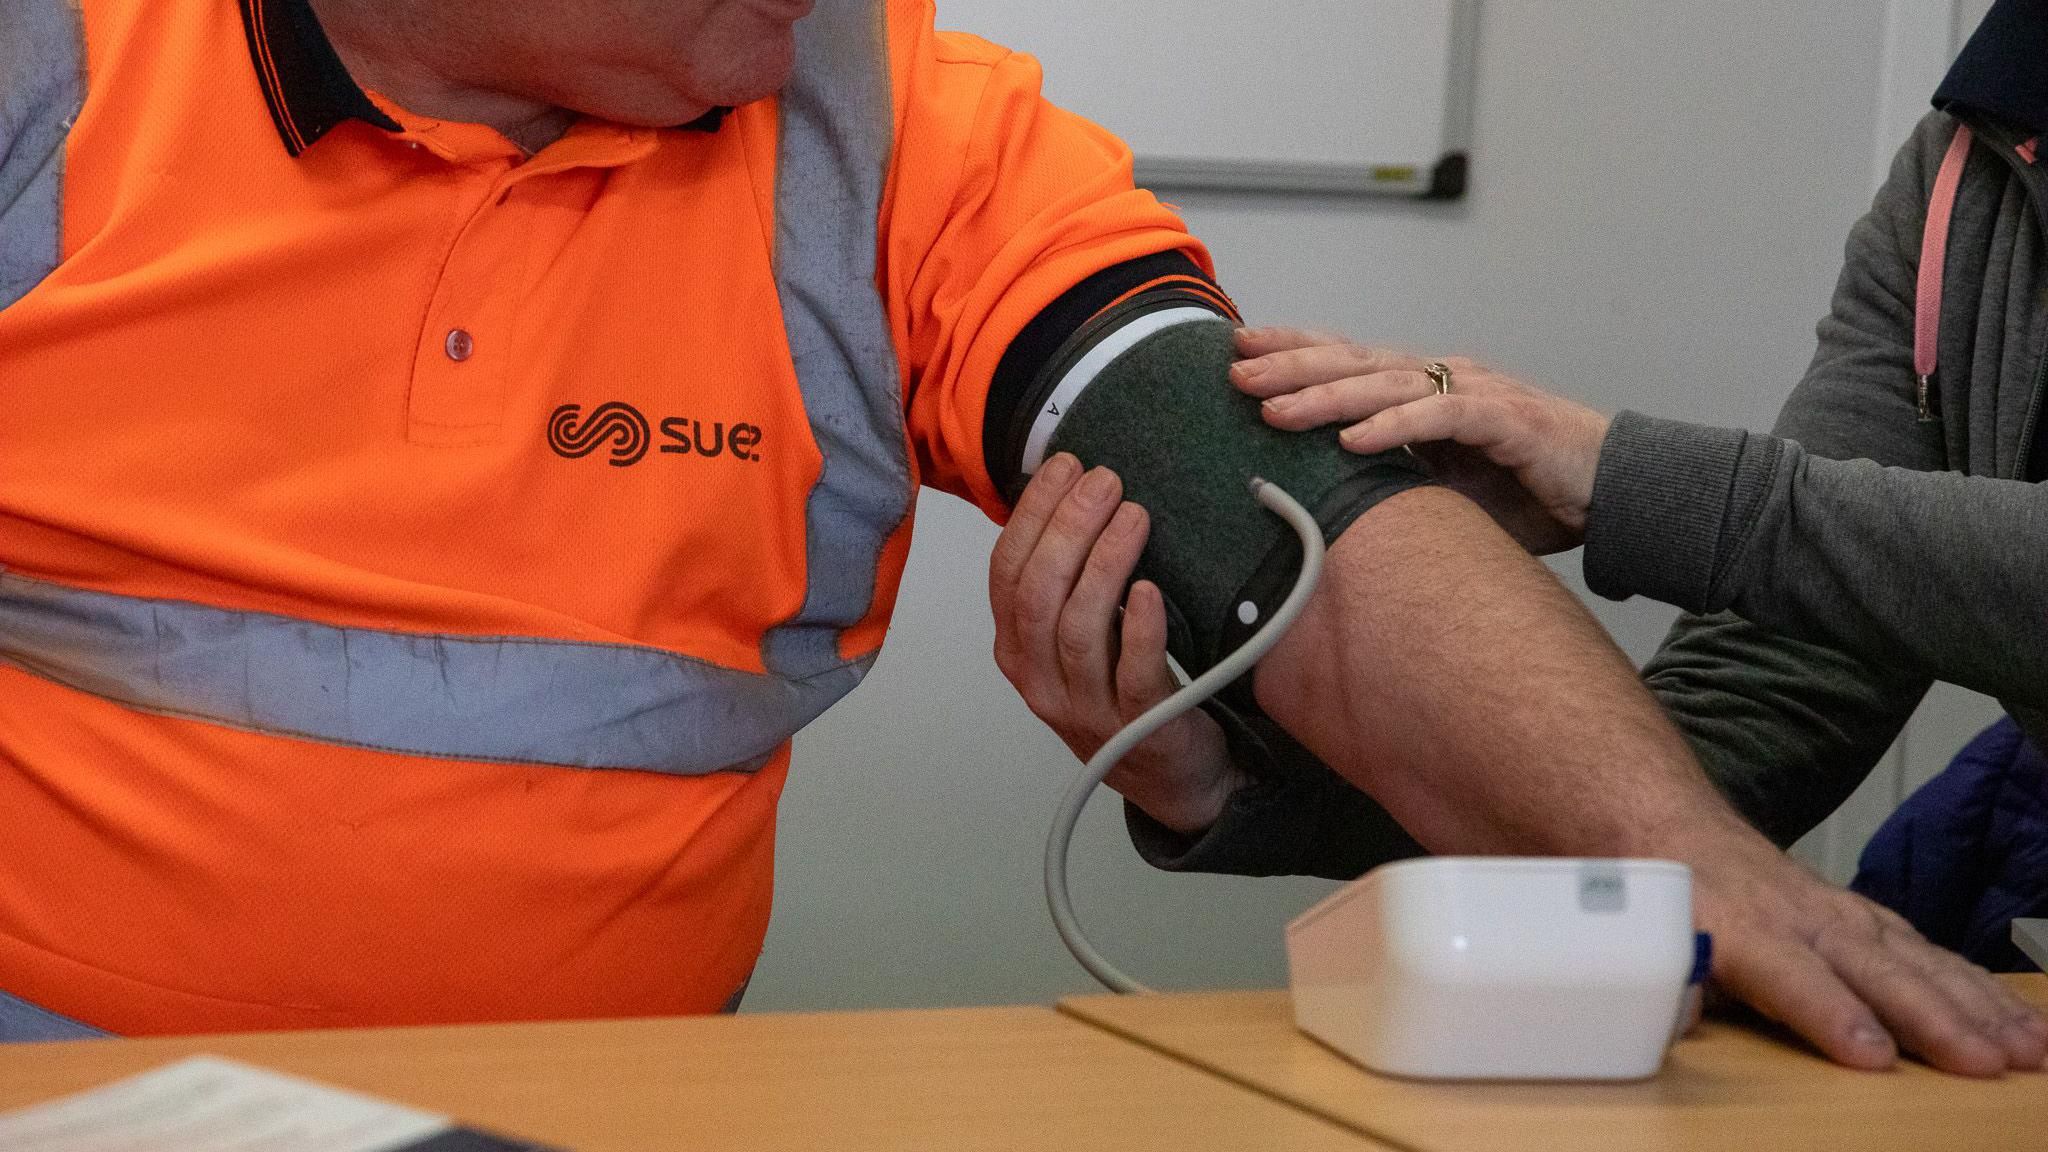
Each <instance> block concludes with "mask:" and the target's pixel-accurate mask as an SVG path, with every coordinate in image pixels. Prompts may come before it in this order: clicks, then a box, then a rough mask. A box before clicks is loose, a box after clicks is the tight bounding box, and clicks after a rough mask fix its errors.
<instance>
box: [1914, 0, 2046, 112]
mask: <svg viewBox="0 0 2048 1152" xmlns="http://www.w3.org/2000/svg"><path fill="white" fill-rule="evenodd" d="M1934 106H1935V107H1936V108H1939V109H1941V110H1942V111H1944V112H1950V113H1961V112H1976V113H1981V114H1986V115H1990V116H1994V117H1996V118H1998V119H1999V120H2002V121H2005V122H2006V123H2008V124H2010V125H2012V126H2013V127H2015V128H2019V129H2023V130H2025V131H2027V132H2030V133H2033V134H2036V135H2041V134H2048V0H1998V3H1996V4H1994V5H1992V6H1991V11H1990V13H1989V14H1988V15H1986V16H1985V17H1984V23H1982V24H1981V25H1978V27H1977V32H1976V34H1975V35H1973V36H1971V37H1970V42H1969V43H1968V44H1966V45H1964V46H1963V51H1962V54H1961V55H1960V56H1957V57H1956V62H1955V66H1954V67H1953V68H1951V69H1949V73H1948V78H1947V79H1945V80H1943V81H1942V82H1941V87H1940V88H1939V89H1938V90H1936V92H1935V94H1934Z"/></svg>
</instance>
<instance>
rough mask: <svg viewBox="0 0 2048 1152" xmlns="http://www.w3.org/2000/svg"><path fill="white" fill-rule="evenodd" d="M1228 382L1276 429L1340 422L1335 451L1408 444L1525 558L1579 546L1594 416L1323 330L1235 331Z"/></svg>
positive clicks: (1458, 360) (1482, 373)
mask: <svg viewBox="0 0 2048 1152" xmlns="http://www.w3.org/2000/svg"><path fill="white" fill-rule="evenodd" d="M1237 351H1238V355H1239V356H1241V357H1243V359H1242V360H1240V361H1239V362H1238V363H1237V365H1236V366H1235V367H1233V368H1232V369H1231V374H1230V375H1231V382H1232V383H1234V384H1235V385H1236V386H1237V387H1238V389H1239V390H1241V391H1243V392H1245V393H1247V394H1249V395H1252V396H1256V397H1258V398H1260V399H1261V400H1263V401H1265V403H1264V405H1263V406H1262V408H1261V414H1262V415H1263V416H1264V417H1265V420H1266V423H1268V424H1270V425H1272V426H1273V427H1275V428H1282V429H1286V430H1288V431H1307V430H1309V429H1311V428H1321V427H1325V426H1327V425H1331V424H1344V425H1349V427H1346V428H1345V429H1344V430H1343V432H1342V433H1341V434H1340V436H1339V439H1340V441H1341V442H1342V443H1343V445H1344V447H1345V448H1346V449H1347V450H1349V451H1352V452H1357V453H1360V454H1371V453H1376V452H1386V451H1390V450H1392V449H1395V448H1400V447H1404V446H1406V447H1409V448H1411V450H1413V451H1414V452H1415V454H1416V455H1417V456H1418V457H1420V458H1421V459H1422V460H1423V462H1424V463H1426V464H1428V465H1429V467H1430V469H1431V471H1433V472H1435V473H1436V475H1437V478H1438V479H1440V480H1442V481H1443V482H1444V483H1445V484H1447V485H1449V486H1450V487H1452V488H1454V489H1456V490H1458V491H1459V492H1462V493H1464V494H1465V495H1466V496H1468V497H1470V498H1471V499H1472V500H1474V501H1475V502H1477V503H1478V504H1479V505H1480V506H1481V507H1483V508H1485V509H1486V510H1487V512H1488V513H1489V514H1491V515H1492V516H1493V518H1494V519H1495V520H1496V521H1498V522H1499V523H1500V525H1501V527H1503V528H1505V529H1507V531H1508V532H1509V533H1510V534H1511V535H1513V536H1514V537H1515V539H1516V540H1517V541H1519V542H1520V543H1521V545H1522V546H1523V547H1525V548H1527V549H1529V550H1530V551H1531V552H1537V553H1549V552H1562V551H1564V550H1566V549H1569V548H1575V547H1577V546H1578V545H1579V544H1580V543H1581V542H1582V541H1583V540H1584V538H1585V532H1586V510H1587V506H1588V505H1589V504H1590V503H1591V502H1592V499H1593V477H1594V475H1595V473H1597V472H1598V470H1599V466H1600V446H1601V444H1602V442H1603V441H1605V440H1606V438H1607V425H1608V419H1607V417H1606V416H1604V415H1602V414H1600V413H1599V412H1596V411H1594V410H1593V409H1591V408H1588V407H1586V406H1585V405H1583V404H1579V403H1576V402H1574V401H1571V400H1567V399H1564V398H1563V397H1560V396H1552V395H1550V394H1549V393H1546V392H1543V391H1541V390H1540V389H1537V388H1533V387H1530V386H1529V385H1527V384H1524V383H1522V382H1521V381H1519V380H1516V379H1514V378H1513V377H1511V376H1507V375H1505V374H1503V373H1500V372H1496V371H1494V370H1493V369H1491V368H1488V367H1486V366H1484V365H1482V364H1478V363H1476V362H1474V361H1471V360H1467V359H1464V358H1462V357H1445V358H1444V359H1442V360H1425V359H1423V358H1422V357H1418V356H1411V355H1408V354H1406V353H1402V352H1396V351H1393V350H1390V349H1386V348H1374V347H1368V346H1366V345H1362V344H1357V343H1354V342H1352V341H1349V340H1346V339H1345V338H1344V337H1342V336H1335V335H1331V334H1329V333H1323V332H1310V331H1302V330H1298V329H1292V328H1260V329H1245V330H1243V331H1241V332H1239V333H1238V335H1237Z"/></svg>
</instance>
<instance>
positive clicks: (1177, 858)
mask: <svg viewBox="0 0 2048 1152" xmlns="http://www.w3.org/2000/svg"><path fill="white" fill-rule="evenodd" d="M1210 715H1212V716H1215V717H1216V719H1217V720H1218V721H1219V722H1221V723H1222V724H1223V730H1224V732H1225V734H1226V735H1227V736H1228V737H1229V740H1230V752H1231V758H1232V760H1233V761H1234V762H1235V763H1236V764H1237V765H1238V766H1239V767H1241V768H1243V769H1244V771H1245V772H1246V774H1247V775H1248V776H1250V778H1251V782H1250V783H1248V784H1246V785H1245V786H1244V787H1242V788H1239V789H1238V790H1237V791H1236V792H1235V793H1233V794H1232V795H1231V797H1230V799H1229V800H1228V801H1227V802H1225V804H1224V807H1223V812H1222V814H1221V815H1220V816H1218V817H1217V820H1216V822H1215V823H1214V824H1212V825H1210V826H1209V828H1208V829H1207V830H1206V831H1204V832H1203V833H1202V834H1200V835H1199V836H1185V835H1182V834H1181V833H1179V832H1175V831H1174V830H1173V829H1171V828H1168V827H1167V826H1166V825H1164V824H1161V823H1159V822H1158V821H1157V820H1154V819H1152V818H1151V817H1150V816H1147V815H1146V814H1145V812H1144V810H1143V809H1140V808H1139V807H1137V806H1136V805H1134V804H1131V803H1129V802H1128V801H1127V802H1125V804H1124V824H1125V827H1126V828H1128V829H1129V831H1130V835H1131V844H1132V845H1133V846H1134V847H1136V848H1137V850H1138V855H1140V856H1142V857H1143V858H1144V859H1145V862H1146V863H1148V864H1150V865H1152V866H1153V867H1155V868H1160V869H1163V870H1165V871H1168V872H1216V873H1223V874H1227V875H1233V876H1320V877H1322V878H1324V879H1326V880H1352V879H1356V878H1357V877H1359V876H1362V875H1364V874H1365V873H1366V872H1367V871H1369V870H1371V869H1373V868H1376V867H1378V866H1379V865H1381V864H1385V863H1387V862H1389V861H1392V860H1404V859H1407V858H1409V857H1413V856H1420V855H1422V854H1423V849H1422V846H1421V845H1419V844H1417V843H1415V841H1414V839H1413V838H1412V837H1410V836H1409V835H1408V833H1407V832H1406V831H1405V830H1403V829H1402V828H1401V826H1400V825H1399V824H1398V823H1396V822H1395V821H1394V818H1393V817H1392V816H1391V815H1389V814H1388V813H1387V810H1386V809H1384V808H1382V807H1380V806H1379V804H1378V803H1376V802H1374V800H1373V799H1372V798H1371V797H1370V796H1367V795H1366V794H1365V793H1364V792H1361V791H1359V790H1358V789H1357V788H1355V787H1353V786H1352V785H1351V784H1350V782H1349V781H1346V780H1345V779H1344V778H1343V777H1341V776H1339V775H1337V774H1336V773H1335V772H1333V771H1331V770H1330V768H1329V767H1328V766H1327V765H1325V764H1324V763H1323V762H1322V761H1320V760H1318V759H1316V757H1315V755H1314V754H1313V753H1311V752H1310V751H1309V750H1308V749H1306V748H1304V747H1302V746H1301V744H1300V743H1298V742H1297V741H1295V740H1294V738H1293V737H1291V736H1289V735H1287V733H1286V731H1285V730H1284V729H1282V728H1281V727H1280V726H1279V725H1277V724H1275V723H1273V722H1272V721H1271V720H1268V719H1266V718H1265V717H1264V716H1257V715H1254V716H1250V717H1241V716H1239V715H1237V714H1236V713H1234V712H1231V711H1229V710H1228V709H1223V708H1221V707H1220V706H1213V704H1212V706H1211V707H1210Z"/></svg>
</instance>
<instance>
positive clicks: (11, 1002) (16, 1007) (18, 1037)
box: [0, 992, 111, 1044]
mask: <svg viewBox="0 0 2048 1152" xmlns="http://www.w3.org/2000/svg"><path fill="white" fill-rule="evenodd" d="M109 1035H111V1033H108V1032H102V1031H100V1030H99V1029H97V1028H94V1027H92V1026H90V1025H87V1024H80V1023H79V1022H78V1021H76V1020H73V1019H71V1018H70V1017H68V1016H59V1015H57V1014H56V1013H55V1012H51V1011H49V1010H47V1009H43V1008H38V1007H36V1006H35V1005H33V1004H31V1003H29V1002H28V1001H26V1000H20V999H16V998H15V997H13V996H9V995H8V994H7V993H5V992H0V1044H24V1043H30V1042H38V1041H44V1040H96V1039H99V1038H101V1037H104V1036H109Z"/></svg>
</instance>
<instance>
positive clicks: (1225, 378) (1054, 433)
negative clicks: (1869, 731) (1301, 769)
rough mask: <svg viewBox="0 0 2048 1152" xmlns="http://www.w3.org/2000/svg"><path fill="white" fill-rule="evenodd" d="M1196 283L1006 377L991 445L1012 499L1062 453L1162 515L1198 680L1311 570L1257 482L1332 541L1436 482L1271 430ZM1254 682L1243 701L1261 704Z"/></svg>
mask: <svg viewBox="0 0 2048 1152" xmlns="http://www.w3.org/2000/svg"><path fill="white" fill-rule="evenodd" d="M1181 259H1182V260H1185V258H1184V257H1182V258H1181ZM1187 268H1188V269H1190V270H1192V269H1193V264H1192V262H1188V263H1187ZM1155 271H1156V269H1155ZM1124 274H1125V275H1129V273H1128V272H1126V273H1124ZM1197 275H1199V274H1198V273H1197ZM1187 279H1188V278H1187V277H1186V276H1185V275H1183V276H1182V277H1181V278H1180V279H1179V280H1178V281H1176V279H1175V278H1173V277H1168V278H1167V280H1165V281H1164V282H1158V283H1154V284H1153V286H1152V287H1150V288H1148V289H1146V290H1143V291H1138V292H1136V293H1134V294H1126V295H1125V296H1124V297H1123V298H1122V299H1120V300H1117V301H1115V302H1114V303H1112V304H1110V305H1109V306H1107V307H1104V308H1101V309H1100V310H1099V311H1097V312H1095V313H1094V314H1093V315H1092V317H1090V318H1089V319H1087V320H1086V321H1085V322H1083V323H1081V324H1080V326H1079V327H1078V329H1070V331H1071V335H1070V336H1069V337H1068V339H1066V340H1065V341H1064V343H1063V344H1062V345H1061V346H1060V347H1059V349H1058V351H1057V352H1055V353H1053V354H1051V355H1049V356H1042V357H1041V358H1040V360H1041V362H1040V364H1039V366H1038V371H1036V372H1035V373H1034V374H1033V376H1032V377H1031V379H1030V381H1029V383H1028V384H1024V383H1021V382H1020V381H1019V380H1018V379H1017V378H1016V377H1015V376H1014V375H1013V376H1012V377H1011V378H1010V379H1009V380H1007V381H1004V380H1000V379H999V381H998V387H997V388H996V389H995V395H996V396H998V397H1000V396H1002V395H1003V394H1004V393H1006V392H1007V393H1008V394H1009V398H1010V399H1009V403H1008V404H1006V405H1005V406H1003V408H1002V409H1001V411H997V410H995V408H994V407H993V406H992V408H991V411H990V413H989V416H988V418H987V421H986V424H985V427H984V444H985V446H986V453H987V460H988V464H989V466H990V469H991V472H992V474H993V475H994V476H995V477H996V478H997V480H998V482H999V483H1001V484H1003V485H1004V487H1005V489H1006V491H1007V492H1008V494H1009V496H1010V498H1011V499H1012V500H1013V501H1014V500H1015V499H1016V496H1017V495H1018V494H1019V493H1020V492H1021V491H1022V489H1023V486H1024V484H1025V483H1026V482H1028V480H1029V474H1030V473H1032V472H1035V471H1036V470H1037V468H1038V466H1039V465H1040V464H1041V463H1043V461H1044V460H1045V459H1046V458H1048V457H1049V456H1050V455H1052V454H1053V453H1054V452H1071V453H1073V454H1074V455H1075V456H1076V457H1078V458H1079V459H1080V460H1081V462H1082V463H1083V464H1084V465H1087V466H1089V467H1094V466H1096V465H1106V466H1107V467H1109V468H1110V469H1111V470H1112V471H1114V472H1116V473H1117V474H1118V475H1119V476H1121V477H1122V478H1123V482H1124V496H1125V499H1127V500H1131V501H1134V502H1136V503H1138V504H1140V505H1142V506H1144V508H1145V509H1146V510H1147V511H1148V512H1149V513H1150V514H1151V517H1152V532H1151V537H1150V539H1149V540H1148V541H1147V543H1146V546H1145V551H1144V554H1143V556H1142V557H1141V558H1140V560H1139V563H1138V575H1139V576H1141V577H1143V578H1145V579H1148V580H1151V581H1152V582H1154V583H1155V584H1157V585H1158V586H1159V588H1160V590H1161V591H1162V592H1163V593H1164V598H1165V600H1166V603H1167V617H1168V647H1169V650H1171V651H1172V653H1173V655H1174V657H1175V658H1176V659H1177V660H1179V661H1180V662H1181V664H1182V666H1183V667H1185V668H1187V669H1188V670H1189V671H1190V672H1191V673H1193V674H1197V675H1199V674H1200V673H1201V672H1202V671H1204V670H1206V669H1208V668H1210V667H1212V666H1213V665H1215V664H1216V663H1217V662H1218V661H1220V660H1221V659H1222V658H1223V657H1224V656H1227V655H1228V654H1229V653H1230V652H1231V651H1233V650H1234V649H1235V648H1237V647H1238V646H1239V645H1240V644H1242V643H1243V642H1244V641H1245V640H1246V639H1248V638H1249V637H1250V635H1251V633H1252V632H1253V631H1255V630H1256V629H1257V627H1258V625H1259V624H1260V623H1262V622H1263V621H1264V620H1265V619H1266V618H1267V617H1268V616H1270V615H1271V614H1272V613H1273V611H1274V610H1275V609H1277V608H1278V607H1279V605H1280V602H1281V601H1282V600H1284V599H1285V598H1286V596H1287V593H1288V592H1289V591H1290V590H1291V589H1292V588H1293V586H1294V580H1295V576H1296V574H1297V573H1298V571H1299V568H1300V564H1301V545H1300V541H1299V540H1298V539H1297V538H1296V537H1295V534H1294V531H1293V530H1292V529H1291V528H1289V527H1288V526H1287V524H1286V522H1285V521H1283V520H1281V519H1280V518H1279V517H1278V516H1276V515H1274V514H1273V513H1272V512H1270V511H1268V510H1267V509H1266V508H1265V507H1264V506H1263V505H1261V504H1259V503H1258V502H1257V500H1256V498H1255V497H1254V496H1253V494H1252V491H1251V488H1250V482H1251V479H1252V477H1254V476H1260V477H1264V478H1265V479H1267V480H1269V481H1272V482H1273V483H1276V484H1278V485H1279V486H1280V487H1281V488H1283V489H1284V490H1285V491H1286V492H1287V493H1288V494H1289V495H1291V496H1293V497H1294V498H1295V499H1296V500H1298V501H1300V502H1301V503H1302V504H1303V505H1304V506H1305V507H1306V508H1308V510H1309V511H1310V512H1311V513H1313V514H1314V516H1315V518H1316V521H1317V523H1319V524H1320V525H1321V526H1322V529H1323V535H1324V539H1325V540H1326V541H1334V540H1336V538H1337V537H1338V536H1339V535H1340V534H1342V533H1343V531H1344V530H1345V529H1346V528H1348V527H1350V525H1351V524H1352V522H1353V521H1355V520H1357V519H1358V517H1359V516H1361V515H1363V514H1364V513H1365V512H1366V511H1368V510H1369V509H1371V508H1373V507H1374V506H1376V505H1377V504H1379V503H1380V502H1381V501H1383V500H1386V499H1387V498H1389V497H1391V496H1394V495H1396V494H1398V493H1401V492H1405V491H1407V490H1408V489H1410V488H1415V487H1418V486H1421V485H1424V484H1428V483H1430V482H1431V481H1430V478H1429V475H1428V474H1427V472H1425V471H1424V469H1423V468H1422V466H1421V465H1420V464H1419V463H1417V462H1416V461H1415V460H1414V459H1413V458H1412V457H1410V456H1409V455H1408V454H1407V453H1403V452H1394V453H1387V454H1384V455H1379V456H1366V457H1361V456H1354V455H1352V454H1350V453H1347V452H1345V451H1344V450H1343V448H1342V447H1341V446H1340V445H1339V443H1338V441H1337V434H1336V431H1335V430H1334V429H1326V430H1322V431H1317V432H1310V433H1291V432H1281V431H1277V430H1275V429H1273V428H1271V427H1269V426H1267V424H1266V423H1265V422H1264V421H1263V420H1261V419H1260V416H1259V402H1258V401H1257V400H1255V399H1253V398H1251V397H1248V396H1246V395H1244V394H1243V393H1241V392H1239V391H1238V390H1237V389H1236V388H1235V387H1234V386H1232V384H1231V383H1230V379H1229V369H1230V365H1231V363H1232V362H1233V361H1234V360H1235V359H1236V354H1235V349H1234V345H1233V341H1232V331H1233V327H1234V325H1233V319H1234V317H1231V316H1230V315H1229V314H1228V313H1227V312H1226V311H1225V310H1224V309H1225V307H1227V302H1223V303H1219V301H1221V300H1222V298H1221V294H1220V293H1216V292H1214V291H1213V289H1209V290H1204V287H1203V285H1205V284H1206V281H1203V282H1202V283H1200V284H1189V283H1188V282H1187ZM1084 287H1085V286H1084ZM1070 295H1071V294H1070ZM1055 307H1056V308H1057V307H1058V306H1057V305H1056V306H1055ZM1042 319H1043V318H1042ZM1028 335H1029V333H1028V332H1027V336H1028ZM1013 351H1014V349H1013ZM1005 366H1006V367H1011V365H1010V364H1009V362H1008V361H1006V365H1005ZM1005 385H1007V387H1005ZM1244 687H1245V685H1242V684H1241V685H1240V686H1239V691H1238V692H1235V693H1232V694H1231V698H1232V702H1233V703H1234V704H1235V705H1236V706H1238V707H1241V708H1245V709H1247V710H1250V708H1251V704H1250V700H1249V694H1248V692H1245V691H1243V689H1244Z"/></svg>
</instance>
